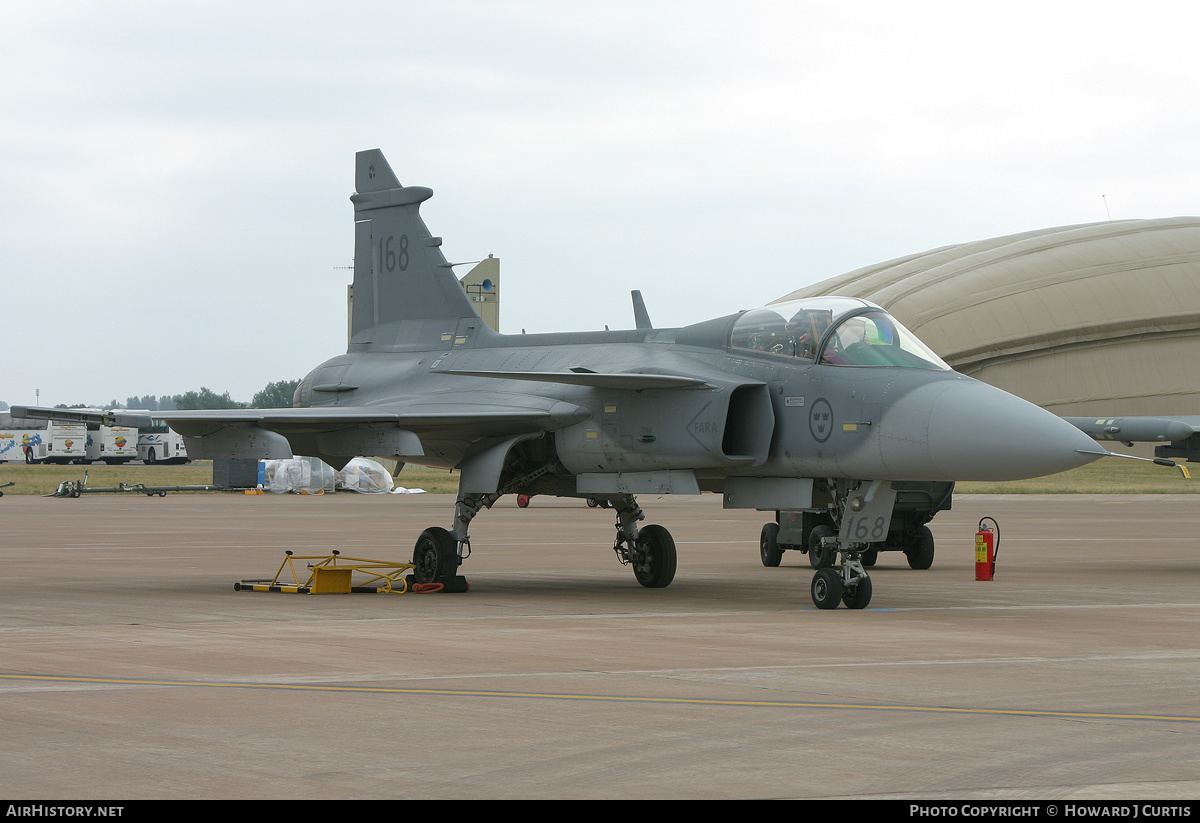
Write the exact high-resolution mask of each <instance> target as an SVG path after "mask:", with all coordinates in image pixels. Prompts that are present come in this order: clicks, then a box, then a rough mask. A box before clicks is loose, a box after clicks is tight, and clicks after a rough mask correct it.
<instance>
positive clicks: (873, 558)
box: [862, 549, 879, 567]
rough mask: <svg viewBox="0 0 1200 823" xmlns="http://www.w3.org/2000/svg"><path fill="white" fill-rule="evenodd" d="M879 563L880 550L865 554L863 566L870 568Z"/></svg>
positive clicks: (872, 550)
mask: <svg viewBox="0 0 1200 823" xmlns="http://www.w3.org/2000/svg"><path fill="white" fill-rule="evenodd" d="M878 561H879V549H871V550H870V551H866V552H863V555H862V564H863V565H864V566H868V567H869V566H874V565H875V564H876V562H878Z"/></svg>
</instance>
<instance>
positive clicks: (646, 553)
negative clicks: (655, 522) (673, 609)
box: [633, 526, 678, 589]
mask: <svg viewBox="0 0 1200 823" xmlns="http://www.w3.org/2000/svg"><path fill="white" fill-rule="evenodd" d="M638 548H639V549H641V551H642V553H643V557H642V558H641V559H640V560H639V561H635V562H634V564H633V576H634V577H636V578H637V582H639V583H641V584H642V585H643V586H645V587H646V588H647V589H663V588H666V587H667V586H669V585H671V581H672V580H674V579H675V568H676V565H677V562H678V558H677V557H676V553H675V539H674V538H673V537H671V533H670V532H669V531H667V530H666V529H665V528H663V527H662V526H643V527H642V529H641V530H640V531H639V532H638Z"/></svg>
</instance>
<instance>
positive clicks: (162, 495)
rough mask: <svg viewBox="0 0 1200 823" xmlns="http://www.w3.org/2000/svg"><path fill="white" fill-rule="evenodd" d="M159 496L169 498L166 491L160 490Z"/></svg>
mask: <svg viewBox="0 0 1200 823" xmlns="http://www.w3.org/2000/svg"><path fill="white" fill-rule="evenodd" d="M158 496H159V497H166V496H167V492H166V489H160V490H159V492H158Z"/></svg>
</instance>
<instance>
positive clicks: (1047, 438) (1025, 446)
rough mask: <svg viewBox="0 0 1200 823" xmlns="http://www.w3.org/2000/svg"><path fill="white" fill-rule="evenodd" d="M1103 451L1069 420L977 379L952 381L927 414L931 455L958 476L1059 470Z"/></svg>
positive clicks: (1005, 476)
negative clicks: (1068, 421) (928, 415)
mask: <svg viewBox="0 0 1200 823" xmlns="http://www.w3.org/2000/svg"><path fill="white" fill-rule="evenodd" d="M1081 451H1083V452H1088V451H1090V452H1094V453H1093V454H1083V453H1081ZM1101 451H1102V449H1101V448H1100V446H1099V445H1098V444H1097V443H1096V441H1094V440H1093V439H1092V438H1090V437H1088V436H1087V435H1086V434H1084V433H1083V432H1081V431H1079V429H1077V428H1075V427H1074V426H1072V425H1071V424H1070V423H1067V422H1066V421H1065V420H1063V419H1061V418H1059V417H1056V416H1055V415H1053V414H1051V413H1050V412H1048V411H1046V410H1045V409H1041V408H1039V407H1037V406H1035V405H1033V404H1032V403H1028V402H1026V401H1024V400H1022V399H1021V398H1019V397H1014V396H1013V395H1011V394H1009V393H1008V392H1005V391H1001V390H1000V389H997V388H995V387H993V386H989V385H987V384H986V383H980V382H979V381H977V380H957V381H954V382H953V383H952V384H950V385H949V386H948V387H947V388H946V389H945V391H942V392H941V393H940V394H939V395H938V396H937V397H936V399H934V401H933V407H932V410H931V414H930V417H929V456H930V460H931V462H932V463H933V464H934V465H935V466H937V468H938V469H939V470H941V471H944V472H945V473H946V474H947V476H950V477H954V478H955V479H958V480H1024V479H1026V478H1029V477H1041V476H1043V475H1047V474H1056V473H1058V472H1061V471H1066V470H1067V469H1074V468H1077V467H1078V466H1083V465H1085V464H1087V463H1091V462H1092V461H1093V460H1096V459H1097V458H1098V456H1099V454H1098V453H1099V452H1101Z"/></svg>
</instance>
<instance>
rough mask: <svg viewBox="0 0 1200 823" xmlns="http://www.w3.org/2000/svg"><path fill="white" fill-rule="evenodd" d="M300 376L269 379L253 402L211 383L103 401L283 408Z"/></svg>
mask: <svg viewBox="0 0 1200 823" xmlns="http://www.w3.org/2000/svg"><path fill="white" fill-rule="evenodd" d="M299 385H300V381H299V380H277V381H275V382H274V383H268V384H267V385H266V386H264V387H263V388H262V389H260V390H259V391H258V392H256V393H255V395H254V398H253V399H252V400H251V401H250V402H249V403H246V402H243V401H239V400H234V399H233V398H232V397H230V396H229V392H222V393H221V394H217V393H216V392H215V391H213V390H212V389H210V388H208V387H207V386H201V387H200V389H199V390H198V391H195V390H193V391H186V392H184V393H183V394H169V395H163V396H162V397H159V396H157V395H154V394H147V395H143V396H141V397H136V396H135V397H127V398H126V399H125V402H124V403H119V402H117V400H116V399H115V398H114V399H113V400H110V401H109V402H108V403H105V404H102V405H101V408H105V409H148V410H149V411H171V410H174V409H181V410H187V409H280V408H286V407H289V406H291V405H292V396H293V395H294V394H295V393H296V387H297V386H299ZM93 407H95V404H93V403H75V404H73V405H70V406H68V405H66V404H65V403H59V404H58V405H57V406H55V408H59V409H81V408H93ZM6 408H8V404H7V403H4V402H2V401H0V410H3V409H6Z"/></svg>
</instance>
